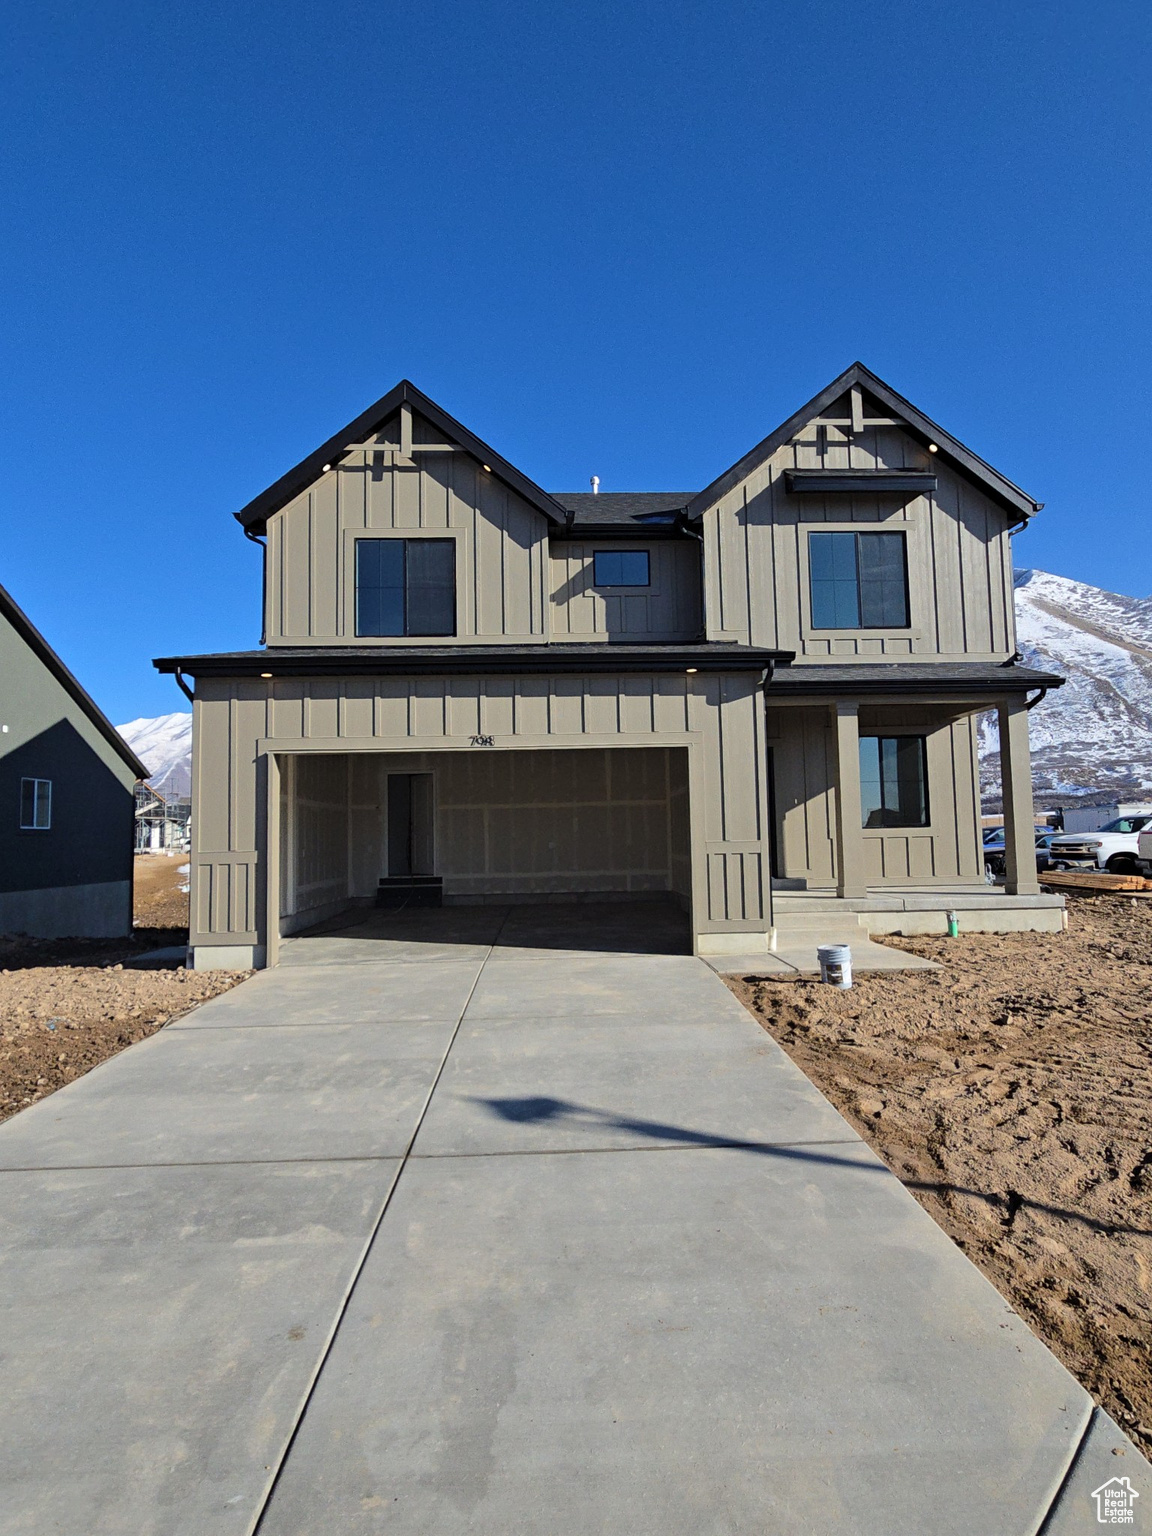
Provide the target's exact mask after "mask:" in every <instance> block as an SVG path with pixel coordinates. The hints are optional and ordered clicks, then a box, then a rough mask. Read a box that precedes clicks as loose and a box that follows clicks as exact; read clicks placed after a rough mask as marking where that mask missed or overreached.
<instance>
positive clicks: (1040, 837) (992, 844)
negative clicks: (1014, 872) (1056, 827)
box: [983, 827, 1052, 875]
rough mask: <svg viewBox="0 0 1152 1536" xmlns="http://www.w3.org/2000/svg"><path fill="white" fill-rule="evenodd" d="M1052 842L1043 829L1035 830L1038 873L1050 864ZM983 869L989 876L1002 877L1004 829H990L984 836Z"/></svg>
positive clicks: (1050, 836) (1045, 829)
mask: <svg viewBox="0 0 1152 1536" xmlns="http://www.w3.org/2000/svg"><path fill="white" fill-rule="evenodd" d="M1051 841H1052V833H1051V832H1050V831H1049V830H1048V829H1047V828H1045V827H1037V828H1036V869H1037V872H1039V871H1040V870H1042V869H1047V868H1048V867H1049V865H1050V864H1051V862H1052V861H1051V857H1050V855H1049V852H1048V847H1049V844H1050V843H1051ZM983 853H984V868H985V870H987V871H988V872H989V873H990V874H993V875H1002V874H1003V873H1004V853H1005V849H1004V828H1003V827H992V828H990V829H989V831H988V832H986V833H985V834H984V848H983Z"/></svg>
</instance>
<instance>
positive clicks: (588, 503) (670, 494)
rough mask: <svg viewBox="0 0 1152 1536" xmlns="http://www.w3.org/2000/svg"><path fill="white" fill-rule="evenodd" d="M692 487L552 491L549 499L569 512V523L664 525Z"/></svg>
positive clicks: (688, 497)
mask: <svg viewBox="0 0 1152 1536" xmlns="http://www.w3.org/2000/svg"><path fill="white" fill-rule="evenodd" d="M693 494H694V493H693V492H692V491H602V492H601V493H600V494H599V495H597V496H594V495H592V493H591V492H590V491H580V492H570V491H553V493H552V500H553V501H555V502H559V504H560V505H561V506H562V507H563V508H564V510H565V512H571V513H573V514H574V516H573V527H575V528H581V527H605V526H606V525H608V524H612V523H616V524H621V525H623V526H625V527H631V528H643V527H644V526H645V524H646V523H647V524H650V525H651V526H653V527H657V528H659V527H662V526H666V525H667V524H670V523H672V522H674V521H675V519H676V515H677V513H679V512H682V511H683V510H684V508H685V507H686V506H687V505H688V503H689V502H690V501H691V500H692V496H693Z"/></svg>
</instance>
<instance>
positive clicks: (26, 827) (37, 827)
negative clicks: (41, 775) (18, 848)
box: [17, 776, 52, 832]
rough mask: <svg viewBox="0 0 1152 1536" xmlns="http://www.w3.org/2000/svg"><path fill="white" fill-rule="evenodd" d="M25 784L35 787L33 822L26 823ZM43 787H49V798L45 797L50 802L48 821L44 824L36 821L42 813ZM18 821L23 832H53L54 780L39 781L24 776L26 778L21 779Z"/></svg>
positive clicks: (33, 791) (33, 792)
mask: <svg viewBox="0 0 1152 1536" xmlns="http://www.w3.org/2000/svg"><path fill="white" fill-rule="evenodd" d="M25 784H31V785H33V786H34V787H33V790H32V820H31V821H25V820H24V786H25ZM41 786H47V790H48V793H47V796H46V797H45V798H46V799H47V801H48V819H47V821H43V822H41V821H38V820H37V819H36V818H37V817H38V815H39V812H40V791H41ZM17 819H18V821H19V829H20V831H21V832H51V830H52V780H51V779H38V778H32V777H30V776H24V777H22V778H21V780H20V805H19V808H18V811H17Z"/></svg>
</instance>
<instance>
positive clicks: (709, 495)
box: [688, 362, 1044, 520]
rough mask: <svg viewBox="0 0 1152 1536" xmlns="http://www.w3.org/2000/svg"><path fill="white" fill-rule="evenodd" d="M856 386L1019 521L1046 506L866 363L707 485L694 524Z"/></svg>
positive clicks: (692, 510)
mask: <svg viewBox="0 0 1152 1536" xmlns="http://www.w3.org/2000/svg"><path fill="white" fill-rule="evenodd" d="M854 385H858V386H859V387H860V388H861V389H865V390H867V391H868V393H869V394H870V395H871V396H872V397H873V398H874V399H876V400H878V401H879V402H880V403H881V405H883V406H884V408H885V409H886V410H887V411H888V412H889V413H890V414H891V415H892V416H895V417H898V418H899V419H900V421H901V424H902V425H903V426H904V427H905V429H906V430H907V431H908V432H909V433H910V435H911V436H912V437H915V438H919V439H920V440H921V441H923V443H924V444H925V445H927V444H928V443H935V444H936V446H937V448H938V449H939V457H940V458H941V459H942V460H943V461H944V462H945V463H946V464H950V465H951V466H952V468H953V469H955V470H957V471H958V472H959V473H960V474H962V475H963V476H964V477H965V479H967V480H971V481H973V482H974V483H975V484H976V485H978V486H979V487H980V488H981V490H984V491H987V493H988V494H989V495H990V496H992V497H994V498H995V500H997V501H998V502H1000V504H1001V505H1002V506H1004V507H1007V509H1008V510H1009V511H1010V512H1014V513H1015V514H1016V515H1017V516H1018V517H1021V518H1024V519H1025V520H1027V519H1028V518H1030V517H1032V516H1033V514H1034V513H1036V512H1039V511H1040V508H1041V507H1042V506H1043V505H1044V503H1043V502H1042V501H1034V500H1033V499H1032V497H1031V496H1029V495H1028V494H1027V493H1026V492H1025V491H1022V490H1021V489H1020V487H1019V486H1018V485H1014V484H1013V483H1012V481H1011V480H1009V479H1007V478H1006V477H1005V476H1004V475H1002V474H1000V472H999V471H998V470H995V469H993V468H992V466H991V465H990V464H986V463H985V462H984V460H983V459H982V458H980V457H979V455H978V454H975V453H973V452H972V450H971V449H970V448H966V447H965V446H964V444H963V443H962V442H960V440H959V439H958V438H955V437H953V436H952V435H951V433H950V432H945V430H944V428H943V427H940V426H937V424H936V423H935V422H934V421H932V420H931V419H930V418H929V417H927V416H925V415H924V413H923V411H918V410H917V409H916V407H915V406H914V405H913V404H912V403H911V402H910V401H908V400H905V399H904V397H903V395H898V394H897V393H896V391H895V390H894V389H893V388H892V387H891V385H889V384H885V382H884V380H883V379H881V378H879V377H878V376H877V375H876V374H874V373H873V372H872V370H871V369H870V368H865V366H864V364H863V363H859V362H857V363H853V364H852V366H851V367H850V368H846V369H845V370H844V372H843V373H842V374H840V376H839V378H835V379H833V380H832V382H831V384H829V385H828V386H827V388H826V389H822V390H821V391H820V393H819V394H818V395H814V396H813V397H812V399H811V400H809V402H808V404H807V405H802V406H801V407H800V409H799V410H798V411H796V412H795V413H794V414H793V415H791V416H789V418H788V420H787V421H785V422H782V423H781V424H780V426H778V427H777V428H776V430H775V431H774V432H771V433H769V435H768V436H767V437H766V438H765V439H764V441H763V442H762V443H757V445H756V447H755V448H753V449H752V450H751V452H750V453H746V454H745V455H744V457H743V458H742V459H741V460H740V461H739V462H738V463H736V464H733V466H732V468H731V469H727V470H725V471H724V473H723V474H722V475H720V476H719V477H718V478H717V479H716V480H713V482H712V484H711V485H709V486H706V487H705V488H704V490H702V491H701V492H700V493H699V495H697V496H695V497H694V498H693V500H692V502H691V504H690V505H689V507H688V517H689V519H692V520H695V519H698V518H700V517H702V516H703V514H704V513H705V512H706V511H707V510H708V508H709V507H712V506H714V505H715V504H716V502H718V501H719V500H720V498H721V497H722V496H725V495H727V493H728V492H729V491H730V490H732V489H733V487H735V486H737V485H739V484H740V482H741V480H745V479H747V477H748V476H749V475H750V474H752V473H753V471H754V470H756V469H759V467H760V466H761V464H763V463H764V462H765V460H767V459H770V458H771V457H772V455H773V454H774V453H775V452H776V450H777V449H778V448H781V447H783V445H784V444H785V443H786V442H787V441H788V440H789V438H791V437H794V436H795V435H796V433H797V432H799V430H800V429H801V427H803V426H805V425H807V423H808V422H809V421H811V420H812V418H813V416H819V415H820V414H821V412H823V411H825V410H826V409H827V408H828V406H830V405H831V404H832V403H833V401H835V400H838V399H839V398H840V396H841V395H843V394H844V393H845V392H846V391H847V390H849V389H851V388H852V387H853V386H854Z"/></svg>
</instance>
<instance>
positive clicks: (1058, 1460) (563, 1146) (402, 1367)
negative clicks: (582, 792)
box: [0, 907, 1152, 1536]
mask: <svg viewBox="0 0 1152 1536" xmlns="http://www.w3.org/2000/svg"><path fill="white" fill-rule="evenodd" d="M681 942H682V941H681V937H680V936H679V931H678V929H677V928H676V926H675V924H673V923H672V921H671V919H669V918H667V917H666V916H664V915H663V914H662V912H661V910H660V909H658V908H655V907H654V908H652V909H651V910H650V911H649V912H648V913H647V915H646V920H645V921H640V920H639V919H638V917H637V914H635V913H630V912H629V911H628V910H627V909H620V908H617V909H612V908H607V907H605V908H596V909H583V910H581V909H558V908H547V907H543V908H533V909H522V908H514V909H511V910H509V909H457V910H454V911H448V912H444V913H427V914H420V913H413V914H402V915H400V916H398V917H387V916H383V915H377V916H374V917H372V918H370V919H369V920H368V921H367V922H366V923H364V924H363V925H361V926H360V927H359V928H357V929H350V930H344V931H333V932H331V933H329V934H327V935H323V936H319V937H313V938H300V939H296V940H293V941H291V942H289V943H286V944H285V952H284V963H283V964H282V965H281V967H280V968H279V969H277V970H275V971H270V972H265V973H263V974H261V975H259V976H257V977H255V978H254V979H253V980H251V981H249V982H247V983H245V984H244V985H243V986H242V987H240V988H238V989H237V990H236V991H234V992H231V993H229V994H227V995H226V996H224V997H222V998H219V999H217V1000H216V1001H214V1002H212V1003H209V1004H207V1005H206V1006H204V1007H203V1008H200V1009H198V1010H197V1011H196V1012H195V1013H193V1014H191V1015H189V1016H188V1017H187V1018H185V1019H184V1020H182V1021H180V1022H179V1023H178V1024H176V1025H172V1026H169V1027H168V1028H167V1029H165V1030H163V1031H161V1033H160V1034H158V1035H156V1036H154V1037H153V1038H152V1039H150V1040H148V1041H145V1042H144V1043H142V1044H140V1045H137V1046H134V1047H133V1048H132V1049H131V1050H129V1051H126V1052H125V1053H124V1054H123V1055H121V1056H119V1057H117V1058H115V1059H114V1060H112V1061H110V1062H108V1063H106V1064H105V1065H104V1066H102V1067H99V1068H97V1069H96V1070H95V1071H94V1072H92V1073H91V1074H89V1075H88V1076H87V1077H85V1078H83V1079H81V1080H80V1081H78V1082H77V1083H75V1084H73V1085H72V1086H70V1087H68V1088H65V1089H63V1090H61V1091H60V1092H59V1093H57V1094H55V1095H53V1096H52V1097H51V1098H49V1099H47V1100H45V1101H43V1102H42V1103H41V1104H38V1105H36V1106H34V1107H33V1108H31V1109H29V1110H26V1111H25V1112H24V1113H23V1114H21V1115H19V1116H17V1117H16V1118H15V1119H14V1120H12V1121H10V1122H8V1123H7V1124H6V1125H5V1126H3V1127H0V1309H2V1314H0V1532H3V1533H6V1536H7V1533H17V1532H19V1533H25V1532H36V1533H40V1532H62V1533H68V1536H80V1533H83V1536H95V1533H105V1532H122V1533H126V1536H129V1533H130V1536H168V1533H181V1536H185V1533H186V1536H217V1533H219V1536H246V1533H253V1532H259V1533H260V1536H321V1533H323V1536H327V1533H329V1532H331V1533H340V1536H350V1533H360V1532H373V1533H377V1532H380V1533H383V1532H387V1533H389V1536H416V1533H420V1536H457V1533H460V1532H473V1533H483V1536H588V1533H592V1532H595V1533H597V1536H730V1533H732V1536H735V1533H749V1536H751V1533H755V1536H761V1533H765V1536H766V1533H772V1536H778V1533H779V1536H793V1533H795V1536H832V1533H837V1536H838V1533H858V1536H904V1533H907V1536H913V1533H914V1536H926V1533H931V1536H946V1533H964V1536H1038V1533H1040V1532H1041V1531H1043V1532H1046V1533H1059V1536H1065V1533H1073V1532H1080V1531H1088V1530H1093V1529H1098V1527H1097V1525H1096V1524H1095V1505H1094V1503H1093V1501H1092V1499H1091V1497H1090V1495H1091V1493H1092V1491H1093V1490H1094V1489H1096V1488H1097V1487H1099V1486H1100V1485H1101V1484H1102V1483H1104V1482H1106V1481H1108V1480H1109V1479H1111V1478H1114V1477H1125V1476H1126V1477H1128V1478H1130V1479H1131V1483H1132V1486H1133V1487H1134V1488H1136V1489H1137V1490H1138V1491H1139V1492H1140V1493H1141V1495H1142V1497H1141V1499H1140V1500H1139V1502H1138V1505H1137V1513H1136V1525H1135V1527H1129V1528H1130V1529H1132V1528H1134V1529H1136V1530H1140V1529H1149V1528H1152V1516H1150V1514H1149V1509H1150V1507H1152V1476H1150V1472H1152V1469H1150V1468H1149V1467H1148V1465H1147V1463H1145V1462H1144V1461H1143V1459H1142V1458H1141V1457H1140V1456H1139V1454H1138V1453H1137V1452H1136V1450H1135V1449H1134V1447H1133V1446H1132V1445H1131V1444H1130V1443H1129V1442H1128V1441H1127V1440H1126V1439H1125V1438H1124V1436H1123V1435H1122V1434H1120V1432H1119V1431H1118V1430H1117V1429H1116V1427H1115V1425H1113V1424H1112V1423H1111V1421H1110V1420H1108V1419H1107V1418H1106V1417H1105V1416H1104V1415H1102V1414H1100V1413H1099V1412H1098V1411H1096V1410H1094V1409H1093V1407H1092V1404H1091V1402H1090V1400H1089V1399H1088V1397H1087V1396H1086V1394H1085V1393H1084V1392H1083V1390H1082V1389H1081V1388H1080V1387H1079V1386H1078V1385H1077V1384H1076V1382H1075V1381H1074V1380H1073V1379H1072V1378H1071V1377H1070V1376H1069V1375H1068V1374H1067V1373H1066V1372H1065V1371H1064V1370H1063V1369H1062V1367H1061V1366H1060V1365H1058V1364H1057V1362H1056V1361H1055V1359H1054V1358H1053V1357H1052V1356H1051V1355H1050V1354H1049V1353H1048V1352H1047V1351H1046V1350H1045V1349H1044V1348H1043V1347H1042V1346H1041V1345H1040V1344H1039V1343H1038V1342H1037V1340H1036V1339H1035V1338H1034V1337H1033V1335H1032V1334H1031V1333H1030V1331H1029V1330H1028V1328H1027V1327H1026V1326H1025V1325H1024V1323H1023V1322H1022V1321H1021V1320H1020V1318H1019V1317H1017V1316H1016V1315H1015V1314H1014V1313H1013V1312H1012V1310H1011V1308H1010V1307H1009V1306H1008V1305H1007V1304H1006V1303H1005V1302H1004V1300H1003V1299H1002V1298H1001V1297H1000V1296H999V1295H998V1294H997V1293H996V1291H994V1290H993V1289H992V1287H991V1286H989V1285H988V1284H987V1283H986V1282H985V1281H984V1280H983V1279H982V1278H981V1276H980V1275H979V1274H978V1272H977V1271H976V1270H975V1269H974V1268H973V1267H972V1266H971V1265H970V1264H969V1263H968V1262H967V1260H966V1259H964V1257H963V1256H962V1255H961V1254H960V1252H959V1251H958V1250H957V1249H956V1248H955V1247H954V1246H953V1245H952V1244H951V1243H950V1242H949V1240H948V1239H947V1238H946V1237H945V1236H944V1234H943V1233H942V1232H941V1231H940V1230H939V1229H938V1228H937V1227H936V1226H935V1224H934V1223H933V1222H932V1221H931V1219H930V1218H929V1217H928V1216H927V1215H926V1214H925V1213H924V1212H923V1211H922V1210H921V1209H920V1208H919V1207H918V1206H917V1205H916V1203H915V1202H914V1201H913V1200H912V1199H911V1197H910V1196H909V1195H908V1194H906V1192H905V1191H904V1190H903V1189H902V1187H901V1186H900V1185H899V1183H898V1182H897V1181H896V1180H895V1179H894V1178H893V1177H892V1176H891V1175H890V1174H889V1173H888V1172H887V1171H886V1170H885V1169H884V1167H883V1166H882V1165H881V1164H880V1163H879V1162H878V1161H877V1160H876V1158H875V1157H873V1155H872V1154H871V1153H870V1152H869V1151H868V1149H867V1148H866V1147H865V1146H864V1145H863V1144H862V1143H861V1142H860V1141H859V1140H858V1138H857V1137H856V1136H855V1135H854V1134H853V1132H852V1131H851V1129H850V1128H849V1127H848V1125H847V1124H846V1123H845V1122H844V1121H843V1120H842V1119H841V1118H840V1117H839V1116H838V1115H837V1114H836V1112H835V1111H834V1110H833V1109H832V1108H831V1106H830V1105H829V1104H828V1103H827V1102H826V1100H824V1099H823V1098H822V1097H821V1095H820V1094H819V1093H818V1092H817V1091H816V1090H815V1088H814V1087H813V1086H812V1085H811V1084H810V1083H809V1082H808V1080H807V1079H806V1078H805V1077H803V1075H802V1074H801V1073H800V1072H799V1071H797V1069H796V1068H795V1067H793V1066H792V1065H791V1063H790V1062H789V1061H788V1059H787V1058H786V1057H785V1056H784V1055H783V1053H782V1052H781V1051H780V1050H779V1049H778V1048H777V1046H776V1045H775V1044H774V1043H773V1041H772V1040H771V1039H770V1038H769V1037H768V1036H767V1035H766V1034H764V1033H763V1031H762V1030H760V1029H759V1027H758V1026H757V1025H756V1024H755V1023H754V1022H753V1020H752V1019H751V1018H750V1017H749V1016H748V1014H746V1013H745V1012H744V1010H743V1009H742V1008H741V1007H740V1006H739V1005H738V1004H737V1003H736V1002H735V1000H734V999H733V998H732V996H731V995H730V993H729V992H728V991H727V989H726V988H725V987H724V985H723V983H722V982H721V981H720V980H719V978H718V977H717V976H716V975H715V974H714V973H713V972H712V971H710V970H709V969H708V967H706V966H705V965H703V964H702V963H701V962H699V961H697V960H694V959H692V958H691V957H690V956H688V955H685V954H682V953H677V952H676V951H677V949H679V948H680V947H681Z"/></svg>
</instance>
